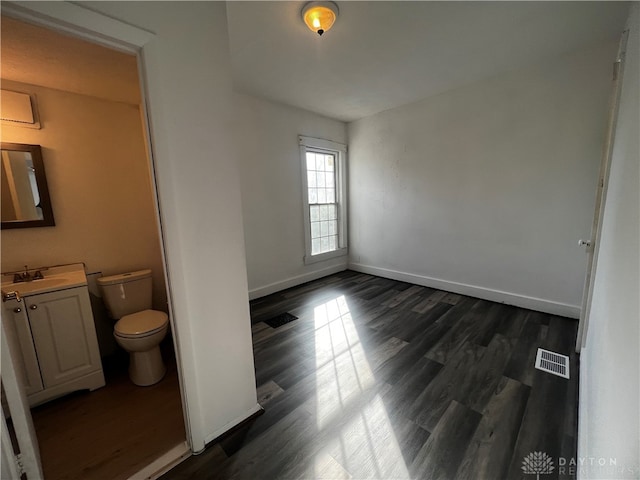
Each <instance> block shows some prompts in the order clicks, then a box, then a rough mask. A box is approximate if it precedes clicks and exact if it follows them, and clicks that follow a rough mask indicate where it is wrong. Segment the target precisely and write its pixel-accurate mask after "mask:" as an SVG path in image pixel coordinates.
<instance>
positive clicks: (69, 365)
mask: <svg viewBox="0 0 640 480" xmlns="http://www.w3.org/2000/svg"><path fill="white" fill-rule="evenodd" d="M25 301H26V304H27V308H28V310H29V322H30V323H31V332H32V333H33V340H34V342H35V345H36V351H37V352H38V359H39V361H40V372H41V373H42V380H43V381H44V386H45V388H50V387H53V386H55V385H59V384H61V383H65V382H67V381H69V380H73V379H75V378H78V377H81V376H83V375H86V374H88V373H91V372H94V371H96V370H100V369H101V368H102V365H101V363H100V352H99V350H98V341H97V339H96V330H95V324H94V323H93V315H92V313H91V303H90V301H89V294H88V293H87V288H86V287H77V288H70V289H67V290H59V291H56V292H51V293H43V294H40V295H33V296H31V297H27V298H26V299H25Z"/></svg>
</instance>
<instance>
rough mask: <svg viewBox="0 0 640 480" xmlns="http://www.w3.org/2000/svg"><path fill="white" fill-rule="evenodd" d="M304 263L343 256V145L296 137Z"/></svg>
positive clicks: (345, 150)
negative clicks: (299, 161) (302, 210)
mask: <svg viewBox="0 0 640 480" xmlns="http://www.w3.org/2000/svg"><path fill="white" fill-rule="evenodd" d="M299 143H300V155H301V157H302V171H303V175H302V185H303V200H304V201H303V203H304V221H305V224H304V228H305V245H306V255H305V258H304V261H305V263H314V262H318V261H321V260H326V259H328V258H332V257H337V256H340V255H346V254H347V208H346V207H347V205H346V198H347V192H346V160H347V159H346V153H347V147H346V145H342V144H339V143H335V142H330V141H328V140H321V139H318V138H311V137H303V136H300V137H299Z"/></svg>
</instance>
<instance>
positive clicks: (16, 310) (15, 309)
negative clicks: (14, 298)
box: [13, 307, 22, 313]
mask: <svg viewBox="0 0 640 480" xmlns="http://www.w3.org/2000/svg"><path fill="white" fill-rule="evenodd" d="M21 311H22V309H21V308H20V307H16V308H14V309H13V312H14V313H20V312H21Z"/></svg>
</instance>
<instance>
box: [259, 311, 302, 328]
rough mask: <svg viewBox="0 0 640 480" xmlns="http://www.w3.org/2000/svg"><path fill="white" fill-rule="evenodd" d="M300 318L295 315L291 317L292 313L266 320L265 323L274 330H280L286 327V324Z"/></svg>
mask: <svg viewBox="0 0 640 480" xmlns="http://www.w3.org/2000/svg"><path fill="white" fill-rule="evenodd" d="M297 319H298V317H296V316H295V315H291V314H290V313H281V314H280V315H278V316H277V317H273V318H270V319H269V320H265V322H264V323H266V324H267V325H269V326H270V327H272V328H278V327H281V326H282V325H284V324H285V323H289V322H293V321H294V320H297Z"/></svg>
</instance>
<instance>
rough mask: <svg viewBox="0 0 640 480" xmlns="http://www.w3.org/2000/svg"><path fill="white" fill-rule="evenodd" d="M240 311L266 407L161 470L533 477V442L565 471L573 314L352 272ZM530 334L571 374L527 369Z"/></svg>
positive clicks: (259, 475) (240, 475)
mask: <svg viewBox="0 0 640 480" xmlns="http://www.w3.org/2000/svg"><path fill="white" fill-rule="evenodd" d="M284 312H289V313H291V314H293V315H296V316H298V317H299V319H298V320H295V321H293V322H291V323H289V324H286V325H284V326H281V327H279V328H276V329H273V328H271V327H269V326H267V325H266V324H265V323H264V320H267V319H269V318H271V317H274V316H276V315H278V314H281V313H284ZM251 316H252V323H253V325H252V326H253V341H254V354H255V365H256V378H257V385H258V397H259V401H260V403H261V405H262V406H263V407H264V409H265V413H264V415H262V416H261V417H259V418H258V419H256V420H255V421H254V422H252V423H251V424H250V425H248V426H247V427H246V428H244V429H242V430H240V431H239V432H237V433H235V434H233V435H231V436H230V437H229V438H226V439H224V440H223V441H221V442H220V443H218V444H216V445H213V446H211V447H209V448H208V449H207V450H205V452H204V453H202V454H201V455H198V456H194V457H191V458H189V459H187V460H186V461H185V462H183V463H182V464H180V465H178V466H177V467H176V468H174V469H173V470H171V471H170V472H168V473H167V474H165V475H164V477H162V478H163V479H165V480H170V479H187V478H188V479H212V480H213V479H216V480H217V479H296V478H301V479H351V478H353V479H364V478H372V479H400V478H415V479H458V478H460V479H490V480H497V479H503V478H509V479H531V478H535V475H533V476H532V475H531V474H528V473H525V472H523V470H522V468H521V467H522V461H523V459H524V457H525V456H526V455H528V454H529V453H530V452H533V451H536V452H545V453H546V454H547V455H549V456H550V457H551V458H552V459H553V461H554V464H555V468H554V471H553V472H551V473H550V474H545V475H544V478H545V480H547V479H558V478H562V479H566V478H574V477H575V472H572V471H569V469H567V468H561V467H560V465H559V463H558V459H559V457H564V458H565V459H567V460H568V459H570V458H572V457H575V455H576V453H575V449H576V430H577V422H576V418H577V398H576V392H577V378H578V371H577V368H578V359H577V356H576V355H575V353H574V352H573V348H572V346H573V345H574V343H575V337H576V329H577V322H576V321H574V320H570V319H566V318H561V317H556V316H553V315H546V314H543V313H539V312H534V311H529V310H525V309H521V308H516V307H512V306H507V305H503V304H497V303H493V302H489V301H485V300H479V299H475V298H470V297H464V296H461V295H456V294H452V293H448V292H442V291H437V290H433V289H431V288H425V287H419V286H415V285H410V284H406V283H402V282H396V281H393V280H388V279H384V278H379V277H373V276H370V275H364V274H359V273H355V272H350V271H347V272H342V273H340V274H336V275H333V276H330V277H326V278H324V279H321V280H318V281H315V282H311V283H308V284H305V285H302V286H299V287H296V288H292V289H289V290H286V291H284V292H280V293H277V294H274V295H271V296H269V297H265V298H262V299H259V300H256V301H253V302H252V303H251ZM538 347H542V348H547V349H550V350H554V351H557V352H559V353H563V354H566V355H570V358H571V368H572V371H571V380H566V379H564V378H561V377H556V376H552V375H549V374H547V373H543V372H540V371H538V370H535V369H534V366H533V365H534V359H535V353H536V350H537V348H538ZM567 464H569V462H568V461H567Z"/></svg>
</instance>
